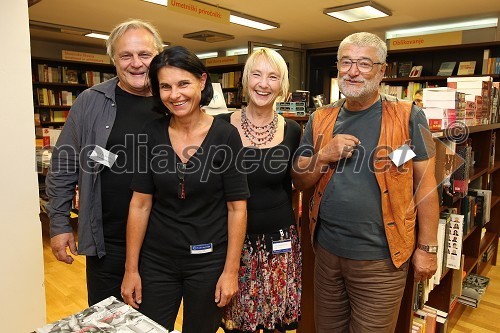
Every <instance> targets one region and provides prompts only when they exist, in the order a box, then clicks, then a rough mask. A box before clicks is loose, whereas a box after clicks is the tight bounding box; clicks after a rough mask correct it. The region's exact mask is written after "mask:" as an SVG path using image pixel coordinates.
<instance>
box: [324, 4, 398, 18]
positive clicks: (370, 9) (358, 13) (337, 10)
mask: <svg viewBox="0 0 500 333" xmlns="http://www.w3.org/2000/svg"><path fill="white" fill-rule="evenodd" d="M323 14H326V15H329V16H332V17H334V18H336V19H339V20H342V21H345V22H348V23H351V22H357V21H363V20H369V19H374V18H380V17H386V16H391V15H392V13H391V11H390V10H388V9H386V8H384V7H382V6H380V5H378V4H376V3H374V2H373V1H362V2H357V3H353V4H350V5H344V6H338V7H332V8H327V9H325V10H324V11H323Z"/></svg>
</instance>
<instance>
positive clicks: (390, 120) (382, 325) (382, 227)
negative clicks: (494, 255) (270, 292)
mask: <svg viewBox="0 0 500 333" xmlns="http://www.w3.org/2000/svg"><path fill="white" fill-rule="evenodd" d="M337 56H338V58H337V60H338V61H337V68H338V79H339V86H340V90H341V92H342V94H343V95H344V96H345V98H344V99H341V100H339V101H337V102H335V103H333V104H331V105H328V106H326V107H322V108H320V109H318V110H317V111H316V112H314V113H313V115H312V116H311V118H310V120H309V122H308V124H307V126H306V129H305V131H304V135H303V138H302V142H301V146H300V148H299V151H298V153H297V154H296V156H298V158H296V160H295V163H294V170H293V173H292V176H293V181H294V184H295V186H296V187H297V188H299V189H306V188H309V187H312V186H314V187H315V191H314V195H313V197H312V199H311V203H310V212H309V217H310V229H311V235H312V238H313V239H312V241H313V244H314V248H315V271H314V285H315V287H314V289H315V322H316V332H356V333H364V332H378V333H381V332H387V333H389V332H394V330H395V326H396V322H397V315H398V311H399V307H400V303H401V298H402V296H403V291H404V289H405V284H406V276H407V271H408V267H409V262H410V258H411V257H412V256H413V258H412V260H411V261H412V264H413V267H414V271H415V273H414V274H415V279H416V280H425V279H428V278H430V277H432V276H433V274H434V272H435V271H436V261H437V259H436V257H437V256H436V252H437V224H438V219H439V205H438V195H437V191H436V181H435V177H434V164H435V161H434V160H435V158H434V155H435V148H434V145H433V141H432V137H431V135H430V133H429V132H428V125H427V120H426V118H425V115H424V113H423V111H422V110H421V109H420V108H418V107H416V106H414V105H413V104H412V103H411V101H402V100H398V99H396V98H394V97H392V96H387V95H383V94H380V93H379V90H378V89H379V84H380V82H381V81H382V79H383V77H384V71H385V69H386V63H385V61H386V57H387V46H386V43H385V42H384V41H383V40H381V39H380V38H379V37H377V36H376V35H374V34H371V33H367V32H360V33H355V34H352V35H350V36H348V37H346V38H345V39H344V40H343V41H342V42H341V43H340V46H339V49H338V55H337ZM417 217H418V234H416V230H417V228H416V224H417ZM415 247H416V248H417V249H415Z"/></svg>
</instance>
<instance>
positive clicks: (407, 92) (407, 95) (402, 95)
mask: <svg viewBox="0 0 500 333" xmlns="http://www.w3.org/2000/svg"><path fill="white" fill-rule="evenodd" d="M433 87H436V85H435V84H432V83H429V82H413V81H410V82H408V83H407V84H406V85H405V86H398V85H392V84H388V83H386V82H382V83H381V84H380V86H379V92H380V93H382V94H386V95H391V96H394V97H397V98H398V99H405V100H410V101H411V100H413V96H414V95H415V92H416V91H417V90H420V89H424V88H433Z"/></svg>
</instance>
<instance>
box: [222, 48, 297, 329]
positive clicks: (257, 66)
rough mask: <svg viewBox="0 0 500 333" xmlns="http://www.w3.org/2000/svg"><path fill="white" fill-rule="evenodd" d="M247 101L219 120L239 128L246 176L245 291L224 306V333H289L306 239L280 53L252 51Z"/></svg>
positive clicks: (293, 124)
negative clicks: (282, 109) (295, 202)
mask: <svg viewBox="0 0 500 333" xmlns="http://www.w3.org/2000/svg"><path fill="white" fill-rule="evenodd" d="M242 83H243V91H244V93H245V94H246V95H247V100H248V105H247V106H246V107H244V108H243V109H242V111H241V112H240V111H237V112H234V113H232V114H230V115H228V114H226V115H221V116H219V117H221V118H224V119H226V120H227V121H229V122H230V123H231V124H232V125H233V126H234V127H236V128H237V129H238V132H239V134H240V137H241V140H242V142H243V146H244V148H243V164H242V165H243V167H244V172H245V173H246V174H247V177H248V186H249V188H250V198H249V199H248V203H247V205H248V206H247V209H248V222H247V235H246V239H245V243H244V246H243V252H242V259H241V267H240V271H239V285H238V287H239V291H238V293H237V294H236V296H235V297H234V298H233V299H232V301H231V302H230V304H229V305H228V306H227V307H226V310H225V313H224V318H223V325H222V326H223V327H224V329H225V331H226V332H258V331H259V330H260V329H262V330H263V331H264V332H275V331H277V332H284V331H285V330H286V329H294V328H296V327H297V322H298V320H299V317H300V299H301V290H302V283H301V268H302V261H301V260H302V259H301V251H300V244H299V239H298V235H297V230H296V226H295V218H294V214H293V209H292V203H291V193H292V180H291V176H290V168H291V166H292V160H293V155H294V153H295V150H296V149H297V147H298V145H299V141H300V135H301V129H300V126H299V125H298V124H297V123H296V122H295V121H293V120H289V119H285V118H283V117H282V116H280V115H278V114H277V113H276V112H275V111H274V109H273V105H274V103H275V102H276V101H282V100H283V98H284V97H285V96H286V95H287V93H288V86H289V83H288V69H287V65H286V63H285V61H284V59H283V58H282V57H281V55H280V54H279V53H277V52H276V51H273V50H271V49H268V48H263V49H259V50H257V51H255V52H254V53H252V54H251V55H250V56H249V58H248V60H247V62H246V64H245V68H244V71H243V78H242Z"/></svg>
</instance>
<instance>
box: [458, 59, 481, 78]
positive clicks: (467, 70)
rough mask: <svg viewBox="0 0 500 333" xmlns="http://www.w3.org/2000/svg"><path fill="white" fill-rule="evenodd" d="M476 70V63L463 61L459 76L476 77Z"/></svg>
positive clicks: (459, 65)
mask: <svg viewBox="0 0 500 333" xmlns="http://www.w3.org/2000/svg"><path fill="white" fill-rule="evenodd" d="M475 69H476V62H475V61H461V62H460V63H459V64H458V71H457V75H474V71H475Z"/></svg>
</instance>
